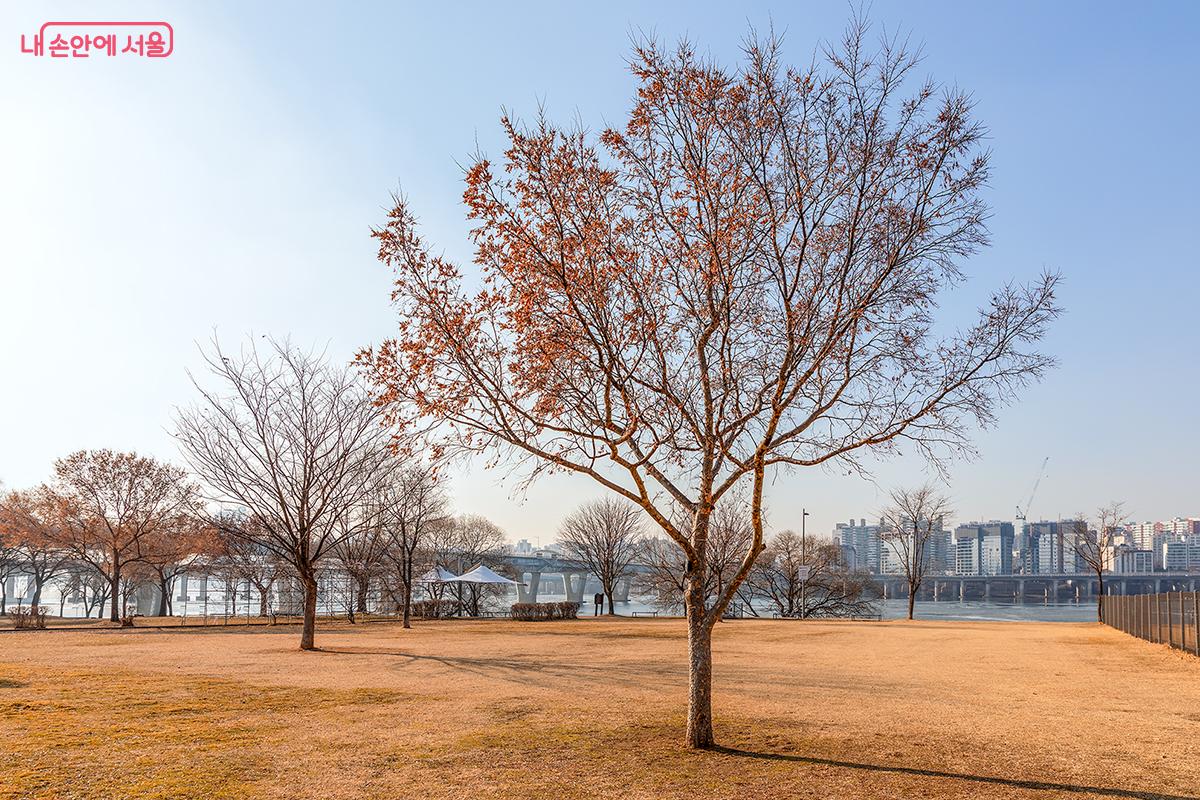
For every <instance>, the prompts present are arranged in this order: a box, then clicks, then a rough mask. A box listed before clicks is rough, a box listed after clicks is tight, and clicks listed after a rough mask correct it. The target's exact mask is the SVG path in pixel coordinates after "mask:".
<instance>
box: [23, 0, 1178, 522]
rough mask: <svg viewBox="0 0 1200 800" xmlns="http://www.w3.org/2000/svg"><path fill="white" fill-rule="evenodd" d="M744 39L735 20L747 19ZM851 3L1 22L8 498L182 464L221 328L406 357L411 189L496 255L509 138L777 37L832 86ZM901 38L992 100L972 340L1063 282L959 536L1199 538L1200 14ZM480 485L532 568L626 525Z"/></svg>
mask: <svg viewBox="0 0 1200 800" xmlns="http://www.w3.org/2000/svg"><path fill="white" fill-rule="evenodd" d="M735 5H736V7H735ZM848 13H849V6H848V5H847V4H846V3H842V2H831V3H805V4H794V3H774V4H770V3H761V4H751V5H743V4H733V3H707V4H704V3H679V4H667V3H653V4H650V3H637V4H619V3H604V4H600V3H592V4H567V3H546V4H537V5H535V4H511V5H510V4H507V3H504V4H501V3H495V4H493V3H478V4H470V5H463V6H461V7H458V8H457V9H452V8H451V7H450V6H449V5H446V6H443V7H438V8H435V4H432V3H422V4H415V3H414V4H410V5H407V6H402V5H401V4H398V3H381V4H378V5H369V4H360V3H356V4H334V3H327V4H321V5H316V4H314V5H311V6H303V5H296V4H283V3H253V4H251V3H243V2H227V3H217V2H206V3H186V4H185V3H155V4H149V3H118V2H105V3H32V2H30V3H11V2H10V3H5V4H4V5H3V6H2V7H0V103H2V107H3V108H4V109H5V112H4V117H3V124H2V125H0V153H2V154H3V155H2V156H0V159H2V161H0V182H2V186H3V192H0V271H2V275H3V284H2V286H0V375H2V376H3V391H0V431H2V432H3V436H2V437H0V479H3V480H4V481H5V483H6V484H7V485H8V486H10V487H20V486H25V485H29V484H33V483H36V482H38V481H40V480H43V479H44V478H45V477H46V476H47V475H48V474H49V472H50V469H51V465H52V462H53V460H54V459H55V458H56V457H58V456H61V455H64V454H66V453H67V452H69V451H71V450H74V449H77V448H80V447H100V446H108V447H113V448H121V449H136V450H139V451H142V452H145V453H150V454H154V455H157V456H161V457H164V458H170V459H174V458H177V457H178V456H177V453H176V450H175V447H174V444H173V442H172V440H171V439H170V437H169V436H168V434H167V428H168V427H169V425H170V416H171V412H172V408H173V407H174V406H175V405H176V404H181V403H186V402H189V401H190V400H191V399H192V396H193V393H192V389H191V387H190V385H189V383H188V380H187V377H186V375H185V369H186V368H187V367H194V366H195V365H196V362H197V357H196V351H195V344H194V343H195V342H196V341H197V340H203V339H205V338H206V337H208V336H209V335H210V333H211V332H212V330H213V329H214V328H215V329H216V330H217V331H218V333H219V334H220V336H221V337H222V338H223V339H225V340H227V341H230V342H232V341H233V340H236V339H237V338H238V337H241V336H243V335H244V334H246V333H247V332H249V331H254V332H256V333H274V334H289V333H290V334H291V335H292V336H293V337H294V338H295V339H296V340H297V341H300V342H305V343H308V342H315V343H321V344H324V343H328V345H329V348H330V351H331V352H332V353H333V354H335V355H336V356H337V357H339V358H348V357H349V356H350V355H351V354H352V353H353V352H354V350H355V349H356V348H358V347H359V346H361V345H363V344H367V343H370V342H373V341H377V340H379V339H381V338H382V337H384V336H386V335H387V334H388V333H389V331H390V330H391V329H392V327H393V317H392V313H391V310H390V308H389V306H388V301H387V291H388V276H387V274H386V272H385V271H384V269H383V268H382V267H380V266H379V265H378V264H377V263H376V262H375V260H374V253H373V247H372V243H371V241H370V239H369V238H368V235H367V232H368V228H369V226H371V225H373V224H375V223H377V222H379V221H380V220H381V219H382V215H383V207H384V205H385V204H386V202H387V199H388V195H389V193H390V192H391V191H392V190H394V189H396V188H397V187H403V189H404V191H405V192H406V193H407V194H408V195H409V197H410V199H411V201H412V203H413V205H414V206H415V207H416V209H417V210H418V212H419V213H420V215H421V217H422V219H423V221H424V223H425V225H426V232H427V234H428V236H429V237H430V239H431V240H433V241H434V242H437V243H439V244H440V245H441V246H442V247H444V248H445V251H446V252H447V253H448V254H449V255H451V256H456V257H459V258H465V257H466V256H467V255H468V254H469V249H468V248H467V246H466V241H465V236H464V233H465V231H466V229H467V225H466V223H465V221H464V220H463V214H462V208H461V206H460V205H459V199H460V194H461V183H460V177H461V176H460V172H459V168H458V166H457V163H458V162H461V161H462V160H463V159H465V157H466V156H467V155H468V154H469V153H470V152H471V151H472V150H473V149H474V147H475V143H476V141H477V140H478V142H479V144H480V145H481V146H482V148H483V149H484V150H486V151H489V152H491V153H497V152H498V151H499V150H500V146H501V143H500V138H499V136H498V133H499V131H498V126H497V118H498V115H499V111H500V108H501V106H506V107H508V108H511V109H512V110H513V111H514V112H515V113H517V114H519V115H520V114H524V115H529V114H531V113H532V112H533V111H534V109H535V108H536V105H537V103H538V102H539V101H544V102H545V103H546V104H547V106H548V107H549V110H550V112H551V114H552V115H554V116H556V117H559V118H563V119H565V118H568V117H570V116H573V115H575V114H578V115H579V116H580V117H581V118H582V119H583V120H584V121H585V122H587V123H589V124H590V125H592V126H594V127H600V126H601V125H603V124H604V123H606V122H607V123H617V122H620V121H621V120H622V118H623V114H624V112H625V110H626V109H627V107H628V105H629V98H630V93H631V89H632V86H633V83H632V80H631V77H630V76H629V75H628V73H627V72H626V71H625V69H624V64H623V58H624V56H625V54H626V52H627V50H628V43H629V36H630V34H631V32H634V31H638V30H643V31H649V32H654V33H656V34H657V35H659V36H661V37H664V38H666V39H675V38H677V37H678V36H680V35H684V34H686V35H688V36H689V37H690V38H692V39H693V40H694V41H695V42H696V43H697V44H698V45H699V46H700V47H701V48H703V49H707V50H709V51H710V52H711V53H712V54H713V55H715V56H717V57H719V58H721V59H723V60H726V61H732V60H733V59H735V58H736V57H737V47H738V44H739V41H740V39H741V37H742V36H743V34H744V33H745V32H746V30H747V26H748V25H749V24H753V25H756V26H758V27H765V26H766V25H767V24H768V23H769V22H771V21H772V20H773V21H774V24H775V26H776V28H777V29H782V30H785V31H786V42H787V52H788V54H789V57H790V58H791V59H792V60H793V61H795V62H807V61H808V59H809V58H810V56H811V54H812V52H813V50H814V48H815V47H816V46H817V45H818V44H819V43H820V42H821V41H822V40H823V39H827V38H831V37H837V36H838V35H839V34H840V32H841V30H842V28H843V26H844V23H845V21H846V18H847V15H848ZM97 16H108V17H111V18H115V19H165V20H167V21H169V22H171V23H172V24H173V25H174V27H175V30H176V35H177V44H176V52H175V54H174V55H172V56H171V57H170V58H168V59H164V60H159V61H137V60H132V59H129V58H126V59H117V60H114V61H105V60H102V59H96V58H93V59H91V60H90V62H83V61H75V62H72V61H70V60H67V61H65V62H63V61H51V60H50V59H34V58H32V57H30V56H27V55H21V54H20V53H19V36H20V34H21V33H26V34H31V33H33V32H34V31H35V30H36V28H37V27H38V26H39V25H40V24H41V23H42V22H44V21H46V20H50V19H68V18H80V19H94V18H96V17H97ZM870 16H871V18H872V19H873V21H874V22H875V24H876V26H877V29H878V28H879V27H881V26H887V27H888V28H889V29H899V30H901V31H905V32H909V33H911V34H912V37H913V39H914V40H915V41H919V42H923V43H924V47H925V51H926V60H925V62H924V65H923V69H924V70H925V71H926V72H928V73H929V74H931V75H932V76H934V77H935V78H937V79H938V80H940V81H942V82H944V83H953V84H957V85H958V86H960V87H963V88H965V89H967V90H969V91H971V92H972V93H973V94H974V96H975V97H976V99H977V101H978V113H979V116H980V118H981V119H982V120H983V121H984V122H985V123H986V124H987V125H988V127H989V128H990V130H991V146H992V147H993V150H994V161H993V171H994V179H993V182H992V187H991V189H990V191H989V193H988V199H989V201H990V203H991V205H992V207H993V209H994V218H993V221H992V231H993V234H994V245H993V247H992V248H991V249H990V250H988V251H987V252H985V253H983V254H981V255H980V256H978V257H976V258H974V259H972V260H971V261H970V262H969V263H967V264H966V269H967V272H968V273H969V274H970V275H971V276H972V281H971V283H970V284H969V285H968V286H967V287H966V288H965V289H963V290H961V291H959V292H956V293H955V295H954V296H953V297H950V298H948V300H947V306H946V313H947V314H952V315H953V314H956V313H961V312H962V311H963V310H964V309H968V308H971V307H973V306H974V305H975V304H976V302H977V301H978V300H979V299H980V298H982V297H984V296H985V295H986V292H987V291H988V289H989V288H991V287H993V286H995V285H997V284H999V283H1001V282H1003V281H1004V280H1006V279H1008V278H1010V277H1015V278H1018V279H1026V278H1029V277H1031V276H1033V275H1035V274H1036V273H1037V272H1039V271H1040V270H1042V269H1043V268H1046V267H1049V268H1053V269H1058V270H1061V271H1062V272H1063V273H1064V275H1065V277H1066V283H1065V285H1064V288H1063V293H1062V301H1063V304H1064V305H1065V307H1066V309H1067V314H1066V316H1065V317H1064V318H1063V319H1062V320H1061V322H1059V323H1058V324H1057V325H1056V327H1055V330H1054V332H1053V335H1052V336H1051V337H1050V339H1049V340H1048V341H1047V342H1046V347H1047V348H1048V349H1049V350H1051V351H1052V352H1054V353H1055V354H1056V355H1058V357H1059V358H1060V359H1061V362H1062V366H1061V368H1060V369H1059V370H1058V371H1056V372H1055V373H1053V374H1052V375H1051V376H1050V377H1049V379H1048V380H1046V381H1045V382H1044V383H1043V384H1041V385H1039V386H1037V387H1034V388H1033V389H1031V390H1029V391H1028V392H1027V394H1026V396H1025V397H1024V399H1023V400H1022V402H1021V403H1020V404H1019V405H1018V406H1016V407H1013V408H1010V409H1008V410H1006V411H1005V412H1004V413H1003V414H1002V415H1001V419H1000V426H999V428H998V429H997V430H995V431H991V432H987V433H984V434H981V435H980V436H979V437H978V444H979V449H980V451H981V457H980V458H979V459H978V460H976V461H974V462H970V463H960V464H957V465H956V466H955V467H954V470H953V481H952V484H951V486H950V487H949V489H948V491H949V493H950V494H951V495H952V497H953V499H954V506H955V508H956V509H957V511H958V517H959V518H960V519H962V518H977V517H985V518H986V517H1004V518H1011V516H1012V509H1013V505H1014V504H1016V503H1018V502H1024V498H1025V496H1026V495H1027V494H1028V492H1029V489H1030V487H1031V484H1032V481H1033V478H1034V474H1035V472H1036V470H1037V468H1038V465H1039V464H1040V463H1041V461H1042V459H1043V458H1044V457H1045V456H1047V455H1048V456H1050V464H1049V468H1048V474H1047V477H1046V478H1045V480H1044V481H1043V482H1042V488H1041V490H1040V493H1039V497H1038V499H1037V501H1036V502H1035V504H1034V508H1033V514H1034V515H1035V516H1046V517H1050V518H1053V517H1055V516H1057V515H1068V514H1072V513H1074V512H1076V511H1078V510H1080V509H1084V510H1089V509H1094V508H1095V507H1096V506H1097V505H1099V504H1101V503H1104V502H1106V501H1108V500H1110V499H1124V500H1126V501H1128V509H1129V511H1130V512H1131V514H1132V515H1133V516H1134V517H1136V518H1138V519H1150V518H1159V517H1170V516H1175V515H1200V495H1198V493H1197V485H1198V482H1200V481H1198V478H1200V467H1198V466H1197V464H1198V461H1197V454H1198V453H1200V426H1198V425H1197V422H1198V412H1197V398H1198V397H1200V375H1198V372H1197V366H1198V365H1197V360H1198V358H1197V355H1198V353H1200V322H1198V319H1197V316H1198V315H1197V299H1198V296H1200V291H1198V290H1200V269H1198V267H1200V258H1198V257H1197V249H1196V244H1195V231H1196V230H1197V216H1198V213H1197V212H1198V211H1200V203H1198V201H1197V195H1196V191H1197V186H1198V184H1200V181H1198V179H1200V169H1198V163H1197V162H1198V158H1200V157H1198V155H1197V148H1196V144H1195V142H1196V137H1197V130H1198V124H1197V123H1198V122H1200V120H1198V119H1197V117H1198V114H1200V112H1198V111H1197V104H1196V98H1197V83H1198V81H1200V49H1198V48H1197V47H1196V42H1197V41H1198V40H1200V5H1197V4H1194V3H1178V4H1167V3H1154V4H1142V3H1139V4H1128V3H1096V2H1086V3H1085V2H1075V3H1066V2H1055V3H1042V2H1030V3H1007V2H1006V3H987V4H984V3H979V4H967V3H962V2H922V3H913V4H909V3H898V2H883V1H882V0H876V2H875V3H873V5H872V6H871V11H870ZM921 470H922V466H921V464H920V463H919V462H917V461H911V460H904V459H902V460H900V461H897V462H893V463H889V464H885V465H881V466H880V468H879V469H878V471H877V473H876V475H877V485H872V484H871V483H867V482H864V481H861V480H858V479H853V478H847V477H844V476H838V475H833V474H828V473H822V472H819V471H810V472H806V473H792V474H786V475H782V476H780V478H779V479H778V480H777V481H776V483H775V485H774V486H773V487H772V490H771V495H770V501H771V505H772V513H771V519H772V522H773V524H774V526H775V527H776V528H784V527H789V526H795V527H798V526H799V525H798V523H799V519H798V513H799V509H800V507H801V506H806V507H807V508H808V509H809V510H810V511H811V512H812V516H811V517H810V518H809V530H810V531H816V532H819V533H820V532H827V531H828V530H829V529H830V528H831V527H832V525H833V523H834V522H835V521H836V520H841V519H847V518H850V517H873V516H875V514H876V513H877V511H878V510H879V508H880V506H881V504H882V503H883V493H884V491H885V490H886V489H887V488H889V487H891V486H892V485H895V484H897V483H913V482H916V481H920V480H922V479H923V476H922V475H921ZM499 477H501V476H500V475H498V474H496V473H493V472H485V471H484V470H482V469H481V468H479V469H473V470H470V471H469V472H468V473H467V474H465V475H463V476H460V477H458V478H457V479H456V481H455V495H456V496H455V501H456V505H457V507H458V508H459V509H461V510H462V511H471V512H478V513H484V514H487V515H489V516H491V517H492V518H494V519H495V520H496V521H497V522H499V523H500V524H501V525H502V526H504V527H505V529H506V530H507V531H508V533H509V536H510V537H511V538H513V539H516V538H521V537H526V538H530V539H540V540H541V541H543V542H546V541H549V540H551V539H552V538H553V533H554V530H555V528H556V526H557V524H558V521H559V519H561V517H562V515H563V514H565V513H566V512H568V511H569V510H570V509H571V508H572V507H573V506H574V504H576V503H578V502H580V501H582V500H584V499H588V498H590V497H592V496H595V494H596V491H595V490H594V489H593V488H592V486H591V485H589V484H587V483H586V482H581V481H574V480H569V479H565V478H562V479H553V480H550V481H547V482H544V483H541V484H538V485H537V486H535V487H534V489H533V490H531V491H530V492H529V493H528V494H527V495H526V496H525V497H524V498H523V499H522V498H519V497H517V498H514V497H513V496H512V489H513V486H512V484H511V483H509V484H507V485H502V484H497V479H498V478H499Z"/></svg>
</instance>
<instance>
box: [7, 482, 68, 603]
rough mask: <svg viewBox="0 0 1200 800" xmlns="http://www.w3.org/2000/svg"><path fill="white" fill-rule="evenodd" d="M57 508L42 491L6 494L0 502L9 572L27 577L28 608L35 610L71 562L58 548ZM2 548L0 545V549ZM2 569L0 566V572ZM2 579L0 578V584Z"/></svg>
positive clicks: (53, 500) (47, 492)
mask: <svg viewBox="0 0 1200 800" xmlns="http://www.w3.org/2000/svg"><path fill="white" fill-rule="evenodd" d="M57 508H58V505H57V502H56V500H55V498H54V496H53V495H52V494H51V493H50V492H49V490H47V489H46V488H45V487H41V488H40V489H36V490H33V491H26V492H10V493H9V494H7V495H6V496H5V497H4V498H3V500H0V541H2V542H5V543H7V548H8V555H7V557H8V558H9V559H11V567H10V569H11V570H12V571H14V572H20V573H24V574H26V575H28V576H29V577H30V579H31V580H32V581H33V596H32V598H31V599H30V605H32V606H35V607H36V606H38V605H40V604H41V602H42V589H43V588H44V587H45V585H46V584H47V583H48V582H49V581H51V580H53V579H54V577H55V576H57V575H59V574H61V573H62V572H64V571H65V570H66V568H67V567H68V565H69V564H70V563H71V561H72V552H71V551H70V550H69V549H67V548H65V547H63V546H62V544H61V542H60V541H59V537H58V536H57V534H58V528H57V526H58V525H59V520H58V518H57ZM4 547H5V545H4V544H0V548H4ZM4 558H5V553H4V552H3V551H0V560H2V559H4ZM3 569H4V566H3V564H2V563H0V572H3ZM6 578H7V576H0V580H6ZM2 602H3V601H2V600H0V603H2ZM0 610H2V605H0Z"/></svg>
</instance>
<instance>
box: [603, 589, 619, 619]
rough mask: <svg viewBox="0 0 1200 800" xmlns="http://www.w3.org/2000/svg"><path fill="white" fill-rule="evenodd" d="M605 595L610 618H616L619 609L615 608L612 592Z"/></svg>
mask: <svg viewBox="0 0 1200 800" xmlns="http://www.w3.org/2000/svg"><path fill="white" fill-rule="evenodd" d="M604 595H605V596H606V597H607V598H608V616H610V617H615V616H616V615H617V609H616V608H615V607H614V606H613V593H612V591H611V590H610V591H606V592H605V593H604Z"/></svg>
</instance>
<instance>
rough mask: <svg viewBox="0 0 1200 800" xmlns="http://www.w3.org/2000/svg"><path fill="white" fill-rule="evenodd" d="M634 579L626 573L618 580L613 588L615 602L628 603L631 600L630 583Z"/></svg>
mask: <svg viewBox="0 0 1200 800" xmlns="http://www.w3.org/2000/svg"><path fill="white" fill-rule="evenodd" d="M630 583H632V580H631V579H630V578H629V576H628V575H626V576H625V577H624V578H621V579H620V580H619V581H617V585H616V586H615V587H614V588H613V602H615V603H628V602H629V584H630Z"/></svg>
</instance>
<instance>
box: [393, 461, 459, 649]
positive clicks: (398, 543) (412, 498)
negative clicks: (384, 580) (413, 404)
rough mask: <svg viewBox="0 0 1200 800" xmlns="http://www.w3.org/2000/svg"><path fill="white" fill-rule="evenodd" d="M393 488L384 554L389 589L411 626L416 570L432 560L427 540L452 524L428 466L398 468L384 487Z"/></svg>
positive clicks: (430, 540)
mask: <svg viewBox="0 0 1200 800" xmlns="http://www.w3.org/2000/svg"><path fill="white" fill-rule="evenodd" d="M388 491H390V492H395V493H396V497H395V500H394V501H393V502H390V503H388V505H389V506H390V508H392V509H394V512H393V513H392V514H390V515H388V517H387V518H386V519H387V531H386V532H387V536H388V538H389V543H390V546H389V547H388V548H387V549H386V550H385V557H386V558H387V560H388V563H389V565H390V570H389V577H390V578H392V581H390V585H391V588H390V589H389V593H390V594H391V595H392V598H393V599H394V600H395V601H396V604H397V605H398V606H399V607H400V609H401V613H402V614H403V618H404V627H405V628H411V627H412V613H411V609H412V597H413V589H414V587H415V581H416V580H417V578H418V577H419V574H418V570H419V569H420V567H421V566H422V565H423V564H424V563H425V562H428V563H429V564H430V565H431V566H432V564H433V562H432V560H430V559H429V558H428V549H429V547H430V544H431V542H432V541H433V540H434V539H435V538H437V534H438V532H439V531H442V530H448V529H449V528H451V527H452V524H453V522H452V520H451V518H450V516H449V511H448V510H447V505H448V504H447V499H446V495H445V492H444V491H443V490H442V487H441V486H440V485H439V483H438V479H437V473H436V472H435V471H434V470H433V469H432V468H431V467H429V466H409V467H406V468H404V469H403V470H401V471H400V472H399V475H398V480H397V481H396V483H395V484H394V485H392V486H390V487H389V488H388Z"/></svg>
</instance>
